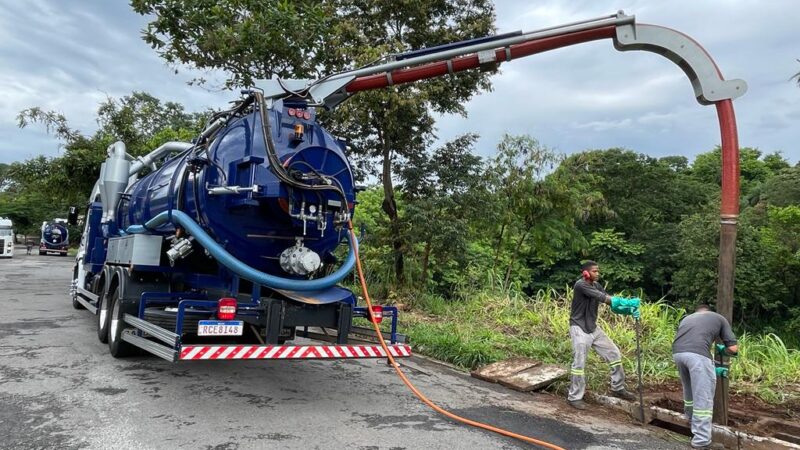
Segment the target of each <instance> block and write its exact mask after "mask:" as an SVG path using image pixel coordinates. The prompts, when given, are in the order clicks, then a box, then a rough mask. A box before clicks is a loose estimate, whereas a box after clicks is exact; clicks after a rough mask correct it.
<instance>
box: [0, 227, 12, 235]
mask: <svg viewBox="0 0 800 450" xmlns="http://www.w3.org/2000/svg"><path fill="white" fill-rule="evenodd" d="M0 236H11V230H10V229H8V228H0Z"/></svg>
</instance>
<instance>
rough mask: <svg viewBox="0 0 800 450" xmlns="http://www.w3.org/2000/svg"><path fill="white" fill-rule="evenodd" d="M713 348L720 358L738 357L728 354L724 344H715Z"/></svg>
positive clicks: (736, 354)
mask: <svg viewBox="0 0 800 450" xmlns="http://www.w3.org/2000/svg"><path fill="white" fill-rule="evenodd" d="M715 347H716V348H717V353H719V354H720V355H722V356H728V357H731V358H736V357H737V356H739V353H733V352H729V351H728V346H726V345H725V344H716V346H715Z"/></svg>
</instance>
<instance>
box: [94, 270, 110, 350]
mask: <svg viewBox="0 0 800 450" xmlns="http://www.w3.org/2000/svg"><path fill="white" fill-rule="evenodd" d="M101 281H102V280H101ZM99 291H100V292H98V294H97V339H99V340H100V342H102V343H104V344H106V343H108V317H109V314H108V299H107V298H105V297H106V287H105V283H103V285H102V286H100V289H99Z"/></svg>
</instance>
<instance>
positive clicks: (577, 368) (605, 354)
mask: <svg viewBox="0 0 800 450" xmlns="http://www.w3.org/2000/svg"><path fill="white" fill-rule="evenodd" d="M581 270H582V275H583V276H582V277H581V279H580V280H578V282H577V283H575V288H574V290H573V297H572V306H571V307H570V316H569V337H570V338H571V339H572V368H571V370H570V386H569V394H568V397H567V402H568V403H569V404H570V406H572V407H574V408H577V409H586V403H585V402H584V401H583V394H584V393H585V392H586V378H585V376H584V372H583V371H584V367H585V366H586V356H587V354H588V353H589V349H590V348H594V349H595V350H596V351H597V353H598V354H599V355H600V357H601V358H603V359H605V360H606V361H607V362H608V365H609V366H610V368H611V395H613V396H615V397H619V398H622V399H625V400H629V401H633V400H635V399H636V396H635V395H633V393H631V392H629V391H628V390H627V389H625V371H624V370H623V368H622V354H621V353H620V351H619V348H617V346H616V345H615V344H614V342H613V341H612V340H611V339H610V338H609V337H608V336H606V334H605V333H604V332H603V330H602V329H600V327H598V326H597V310H598V307H599V306H600V303H605V304H608V305H611V311H613V312H615V313H617V314H626V315H631V316H634V317H636V318H638V317H639V303H640V302H639V299H638V298H623V297H612V296H610V295H608V294H607V293H606V291H605V289H603V287H602V286H601V285H600V283H599V282H598V281H599V280H600V266H599V265H598V264H597V263H596V262H594V261H586V262H585V263H583V264H582V265H581Z"/></svg>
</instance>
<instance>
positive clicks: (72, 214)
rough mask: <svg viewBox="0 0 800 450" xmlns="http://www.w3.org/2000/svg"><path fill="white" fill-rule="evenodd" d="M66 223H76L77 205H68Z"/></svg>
mask: <svg viewBox="0 0 800 450" xmlns="http://www.w3.org/2000/svg"><path fill="white" fill-rule="evenodd" d="M67 223H68V224H70V225H77V224H78V207H77V206H70V207H69V215H67Z"/></svg>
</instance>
